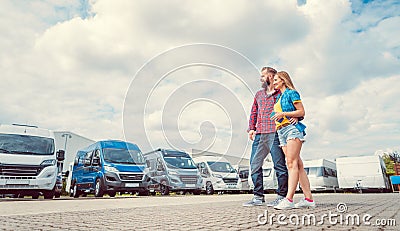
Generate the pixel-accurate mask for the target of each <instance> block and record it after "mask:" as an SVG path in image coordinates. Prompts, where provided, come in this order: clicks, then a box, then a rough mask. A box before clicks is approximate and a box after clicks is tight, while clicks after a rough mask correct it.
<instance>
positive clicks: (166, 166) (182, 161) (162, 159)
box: [143, 148, 202, 195]
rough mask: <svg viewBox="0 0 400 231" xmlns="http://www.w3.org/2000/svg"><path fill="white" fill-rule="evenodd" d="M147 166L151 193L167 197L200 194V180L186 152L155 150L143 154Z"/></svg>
mask: <svg viewBox="0 0 400 231" xmlns="http://www.w3.org/2000/svg"><path fill="white" fill-rule="evenodd" d="M143 156H144V158H145V160H146V162H147V165H148V166H149V173H148V174H149V177H150V178H151V180H152V181H151V183H150V185H149V190H150V192H151V193H155V192H160V193H161V195H168V194H169V193H170V192H171V191H173V192H191V193H193V194H195V195H199V194H200V193H201V187H202V178H201V175H200V173H199V171H198V169H197V168H196V165H195V164H194V162H193V160H192V157H190V156H189V154H187V153H186V152H181V151H177V150H167V149H161V148H159V149H157V150H154V151H151V152H148V153H145V154H143Z"/></svg>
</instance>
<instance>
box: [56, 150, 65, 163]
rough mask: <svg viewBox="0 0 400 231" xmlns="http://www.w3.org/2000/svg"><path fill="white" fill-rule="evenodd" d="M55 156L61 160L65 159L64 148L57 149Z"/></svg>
mask: <svg viewBox="0 0 400 231" xmlns="http://www.w3.org/2000/svg"><path fill="white" fill-rule="evenodd" d="M56 157H57V160H58V161H63V160H65V151H64V150H58V151H57V153H56Z"/></svg>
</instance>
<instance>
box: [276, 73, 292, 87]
mask: <svg viewBox="0 0 400 231" xmlns="http://www.w3.org/2000/svg"><path fill="white" fill-rule="evenodd" d="M276 75H277V76H278V77H279V78H280V79H282V80H283V82H284V83H285V86H286V87H287V88H289V89H291V90H296V88H295V87H294V84H293V82H292V79H290V76H289V74H288V73H287V72H286V71H279V72H278V73H276Z"/></svg>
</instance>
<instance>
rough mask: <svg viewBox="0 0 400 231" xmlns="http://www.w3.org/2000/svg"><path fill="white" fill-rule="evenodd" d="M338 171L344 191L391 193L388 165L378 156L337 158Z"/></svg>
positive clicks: (341, 187) (339, 181) (339, 180)
mask: <svg viewBox="0 0 400 231" xmlns="http://www.w3.org/2000/svg"><path fill="white" fill-rule="evenodd" d="M336 169H337V177H338V183H339V188H340V189H342V190H344V191H356V192H357V191H358V192H360V193H361V192H363V191H378V192H387V191H390V183H389V178H388V176H387V175H386V165H385V163H384V162H383V160H382V157H380V156H378V155H374V156H355V157H340V158H336Z"/></svg>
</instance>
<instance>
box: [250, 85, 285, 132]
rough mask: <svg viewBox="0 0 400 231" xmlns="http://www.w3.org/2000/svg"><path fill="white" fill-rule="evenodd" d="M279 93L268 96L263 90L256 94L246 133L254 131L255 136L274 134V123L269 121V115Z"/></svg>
mask: <svg viewBox="0 0 400 231" xmlns="http://www.w3.org/2000/svg"><path fill="white" fill-rule="evenodd" d="M279 93H280V92H279V91H275V92H274V93H273V94H272V95H270V96H269V95H267V92H266V91H265V89H261V90H259V91H258V92H257V93H256V95H255V96H254V102H253V106H252V107H251V113H250V120H249V128H248V130H247V132H249V131H250V130H255V131H256V134H259V133H272V132H275V121H273V120H271V119H270V114H271V112H273V111H274V104H275V102H276V98H277V96H278V94H279Z"/></svg>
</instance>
